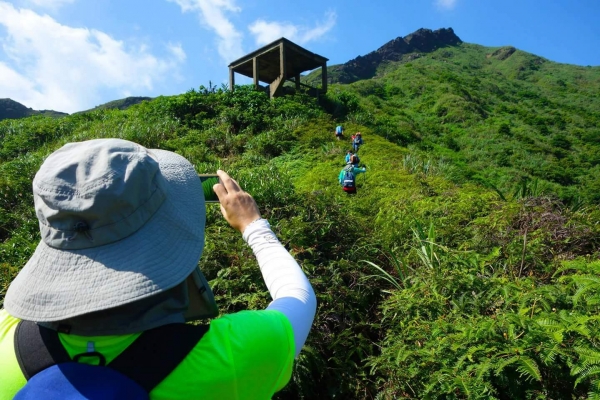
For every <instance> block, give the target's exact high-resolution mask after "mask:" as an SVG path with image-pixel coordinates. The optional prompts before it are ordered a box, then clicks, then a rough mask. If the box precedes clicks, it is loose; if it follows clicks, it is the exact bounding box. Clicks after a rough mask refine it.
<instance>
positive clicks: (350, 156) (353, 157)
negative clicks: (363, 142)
mask: <svg viewBox="0 0 600 400" xmlns="http://www.w3.org/2000/svg"><path fill="white" fill-rule="evenodd" d="M345 161H346V164H348V163H350V164H352V165H354V166H355V167H358V165H359V163H360V158H359V157H358V155H357V154H354V153H352V150H348V152H347V153H346V158H345Z"/></svg>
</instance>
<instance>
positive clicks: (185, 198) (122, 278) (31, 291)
mask: <svg viewBox="0 0 600 400" xmlns="http://www.w3.org/2000/svg"><path fill="white" fill-rule="evenodd" d="M150 152H151V153H152V154H153V155H154V156H155V157H156V159H157V161H158V163H159V167H160V171H161V173H162V175H163V176H164V178H165V180H166V182H167V196H166V199H165V201H164V203H163V204H162V205H161V206H160V208H159V209H158V210H157V211H156V213H155V214H154V215H153V216H152V217H151V218H150V219H149V220H148V222H146V223H145V224H144V225H143V226H142V227H141V228H140V229H139V230H137V231H136V232H134V233H133V234H131V235H130V236H128V237H126V238H124V239H121V240H119V241H117V242H114V243H110V244H107V245H103V246H98V247H93V248H87V249H81V250H61V249H56V248H53V247H50V246H48V245H47V244H46V243H45V242H43V241H41V242H40V243H39V245H38V246H37V248H36V250H35V252H34V254H33V255H32V257H31V258H30V259H29V261H28V262H27V264H26V265H25V266H24V267H23V269H22V270H21V271H20V272H19V274H18V275H17V277H16V278H15V279H14V280H13V282H12V283H11V285H10V287H9V288H8V291H7V293H6V297H5V299H4V308H5V309H6V310H7V311H8V313H9V314H11V315H12V316H14V317H17V318H20V319H24V320H29V321H39V322H42V321H48V322H51V321H61V320H65V319H68V318H72V317H76V316H79V315H83V314H87V313H91V312H94V311H100V310H107V309H111V308H114V307H118V306H120V305H124V304H128V303H131V302H134V301H137V300H141V299H144V298H146V297H149V296H152V295H154V294H158V293H160V292H162V291H165V290H167V289H170V288H172V287H174V286H176V285H177V284H179V283H181V282H183V281H184V280H185V279H186V278H187V277H188V276H190V274H191V273H192V272H193V271H194V269H195V268H197V265H198V261H199V259H200V256H201V254H202V250H203V247H204V224H205V204H204V193H203V190H202V185H201V183H200V179H199V178H198V175H197V173H196V171H195V170H194V167H193V166H192V165H191V164H190V163H189V162H188V161H187V160H186V159H185V158H183V157H181V156H179V155H177V154H175V153H172V152H169V151H164V150H150ZM207 308H214V307H213V306H211V305H207Z"/></svg>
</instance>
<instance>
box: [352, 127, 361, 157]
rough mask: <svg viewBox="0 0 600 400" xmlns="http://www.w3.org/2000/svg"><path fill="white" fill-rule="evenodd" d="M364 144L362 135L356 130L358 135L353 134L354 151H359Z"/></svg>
mask: <svg viewBox="0 0 600 400" xmlns="http://www.w3.org/2000/svg"><path fill="white" fill-rule="evenodd" d="M362 144H363V139H362V135H361V133H360V132H356V135H352V149H353V150H354V153H357V152H358V149H359V148H360V146H361V145H362Z"/></svg>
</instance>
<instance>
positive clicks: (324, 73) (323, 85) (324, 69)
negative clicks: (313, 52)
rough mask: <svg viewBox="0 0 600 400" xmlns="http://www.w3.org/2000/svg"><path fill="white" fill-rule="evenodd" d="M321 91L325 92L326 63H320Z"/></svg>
mask: <svg viewBox="0 0 600 400" xmlns="http://www.w3.org/2000/svg"><path fill="white" fill-rule="evenodd" d="M321 91H322V92H323V93H327V63H326V62H324V63H323V65H321Z"/></svg>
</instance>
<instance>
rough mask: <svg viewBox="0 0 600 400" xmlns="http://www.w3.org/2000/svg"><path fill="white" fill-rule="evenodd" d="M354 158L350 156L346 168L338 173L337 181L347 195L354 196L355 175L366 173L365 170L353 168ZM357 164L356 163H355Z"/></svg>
mask: <svg viewBox="0 0 600 400" xmlns="http://www.w3.org/2000/svg"><path fill="white" fill-rule="evenodd" d="M355 157H356V156H354V155H353V156H352V157H351V158H350V162H349V163H348V164H346V166H345V167H344V168H343V169H342V170H341V171H340V174H339V175H338V181H339V182H340V185H342V189H343V190H344V192H346V193H347V194H355V193H356V175H357V174H362V173H365V172H367V168H365V167H363V168H357V167H356V166H354V164H353V162H355V160H354V159H355ZM357 164H358V163H357Z"/></svg>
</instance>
